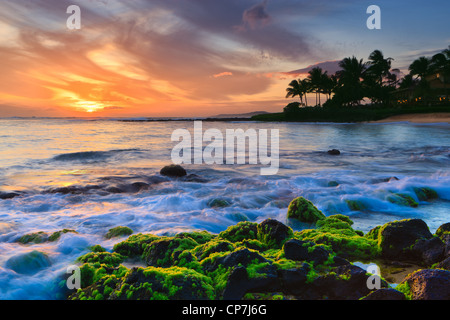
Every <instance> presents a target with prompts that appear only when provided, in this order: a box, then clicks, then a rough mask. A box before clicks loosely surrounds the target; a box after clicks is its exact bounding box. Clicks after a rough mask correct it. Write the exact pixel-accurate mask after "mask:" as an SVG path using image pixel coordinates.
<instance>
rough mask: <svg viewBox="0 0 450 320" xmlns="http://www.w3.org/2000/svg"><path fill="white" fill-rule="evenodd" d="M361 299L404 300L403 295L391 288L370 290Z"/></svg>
mask: <svg viewBox="0 0 450 320" xmlns="http://www.w3.org/2000/svg"><path fill="white" fill-rule="evenodd" d="M362 300H406V297H405V295H404V294H403V293H402V292H400V291H397V290H395V289H391V288H382V289H378V290H376V291H372V292H371V293H369V294H368V295H367V296H365V297H364V298H362Z"/></svg>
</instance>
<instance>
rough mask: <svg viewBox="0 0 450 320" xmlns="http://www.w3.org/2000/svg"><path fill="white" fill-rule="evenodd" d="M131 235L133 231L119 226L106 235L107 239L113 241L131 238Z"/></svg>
mask: <svg viewBox="0 0 450 320" xmlns="http://www.w3.org/2000/svg"><path fill="white" fill-rule="evenodd" d="M131 234H133V230H131V229H130V228H128V227H123V226H119V227H115V228H112V229H109V231H108V233H107V234H106V235H105V238H106V239H111V238H116V237H123V236H129V235H131Z"/></svg>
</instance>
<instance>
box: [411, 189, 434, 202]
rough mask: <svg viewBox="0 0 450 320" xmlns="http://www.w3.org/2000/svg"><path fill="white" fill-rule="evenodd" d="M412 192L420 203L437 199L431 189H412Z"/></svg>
mask: <svg viewBox="0 0 450 320" xmlns="http://www.w3.org/2000/svg"><path fill="white" fill-rule="evenodd" d="M413 190H414V193H415V194H416V196H417V198H418V199H419V200H420V201H428V200H434V199H437V198H438V194H437V192H436V191H435V190H433V189H431V188H425V187H424V188H413Z"/></svg>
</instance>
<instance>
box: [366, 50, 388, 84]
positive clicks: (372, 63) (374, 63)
mask: <svg viewBox="0 0 450 320" xmlns="http://www.w3.org/2000/svg"><path fill="white" fill-rule="evenodd" d="M392 60H394V59H392V58H386V59H385V58H384V56H383V53H382V52H381V51H380V50H375V51H373V52H372V53H371V54H370V56H369V62H368V66H369V67H368V68H367V74H368V75H370V76H373V77H374V78H375V79H376V81H377V82H378V84H379V85H383V78H386V77H388V76H389V75H390V73H389V70H391V64H392Z"/></svg>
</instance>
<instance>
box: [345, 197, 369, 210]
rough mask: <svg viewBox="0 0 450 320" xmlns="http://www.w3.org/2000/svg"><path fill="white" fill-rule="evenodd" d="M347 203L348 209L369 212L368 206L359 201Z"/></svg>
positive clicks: (348, 201)
mask: <svg viewBox="0 0 450 320" xmlns="http://www.w3.org/2000/svg"><path fill="white" fill-rule="evenodd" d="M345 203H346V204H347V206H348V208H349V209H350V210H351V211H364V210H367V207H366V205H365V204H364V203H363V202H362V201H359V200H345Z"/></svg>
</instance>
